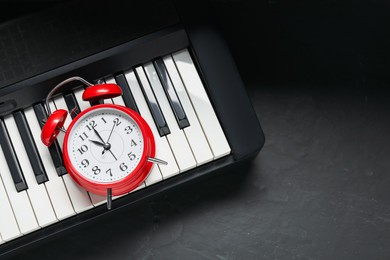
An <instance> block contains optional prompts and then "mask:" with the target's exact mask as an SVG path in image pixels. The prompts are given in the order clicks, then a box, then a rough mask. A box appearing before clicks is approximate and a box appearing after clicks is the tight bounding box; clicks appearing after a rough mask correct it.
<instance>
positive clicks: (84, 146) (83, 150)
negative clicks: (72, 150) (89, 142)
mask: <svg viewBox="0 0 390 260" xmlns="http://www.w3.org/2000/svg"><path fill="white" fill-rule="evenodd" d="M77 151H79V153H80V154H81V155H83V153H85V152H86V151H88V146H86V145H85V144H83V145H82V146H81V147H80V148H79V149H77Z"/></svg>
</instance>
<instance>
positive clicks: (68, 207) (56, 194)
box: [24, 108, 76, 220]
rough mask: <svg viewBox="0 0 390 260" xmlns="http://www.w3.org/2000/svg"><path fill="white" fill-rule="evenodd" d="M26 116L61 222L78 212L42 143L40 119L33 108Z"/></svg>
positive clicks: (28, 110)
mask: <svg viewBox="0 0 390 260" xmlns="http://www.w3.org/2000/svg"><path fill="white" fill-rule="evenodd" d="M24 114H25V115H26V119H27V123H28V125H29V127H30V130H31V134H32V136H33V139H34V142H35V145H36V147H37V150H38V154H39V156H40V158H41V160H42V164H43V167H45V170H46V173H47V176H48V178H49V181H47V182H45V183H44V185H45V186H46V190H47V193H48V194H49V198H50V200H51V203H52V205H53V208H54V212H55V214H56V216H57V218H58V219H59V220H62V219H65V218H67V217H70V216H72V215H74V214H76V212H75V211H74V209H73V206H72V202H71V201H70V198H69V195H68V191H67V190H66V187H65V184H64V181H63V180H62V178H61V177H59V176H58V175H57V173H56V169H55V166H54V164H53V161H52V160H51V156H50V152H49V149H48V148H47V147H46V146H45V145H44V144H43V143H42V141H41V131H42V130H41V127H40V122H38V119H37V118H36V117H35V113H34V109H33V108H27V109H26V110H24Z"/></svg>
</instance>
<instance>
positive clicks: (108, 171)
mask: <svg viewBox="0 0 390 260" xmlns="http://www.w3.org/2000/svg"><path fill="white" fill-rule="evenodd" d="M106 173H107V174H110V176H111V177H112V172H111V168H110V169H108V170H107V171H106Z"/></svg>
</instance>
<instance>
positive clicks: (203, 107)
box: [172, 49, 230, 159]
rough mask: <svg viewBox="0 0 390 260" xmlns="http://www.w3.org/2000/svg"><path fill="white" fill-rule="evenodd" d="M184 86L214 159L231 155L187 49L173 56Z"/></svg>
mask: <svg viewBox="0 0 390 260" xmlns="http://www.w3.org/2000/svg"><path fill="white" fill-rule="evenodd" d="M172 57H173V60H174V61H175V64H176V67H177V69H178V71H179V73H180V76H181V78H182V80H183V83H184V86H185V88H186V90H187V93H188V95H189V97H190V99H191V102H192V105H193V106H194V109H195V112H196V114H197V115H198V118H199V121H200V123H201V125H202V128H203V130H204V133H205V135H206V137H207V140H208V142H209V144H210V147H211V149H212V151H213V154H214V157H215V158H216V159H217V158H220V157H222V156H225V155H228V154H230V147H229V144H228V142H227V140H226V137H225V134H224V132H223V130H222V128H221V125H220V124H219V121H218V118H217V116H216V114H215V112H214V109H213V106H212V105H211V103H210V100H209V98H208V96H207V93H206V90H205V88H204V86H203V84H202V81H201V79H200V78H199V75H198V72H197V71H196V68H195V65H194V63H193V61H192V59H191V56H190V54H189V52H188V50H187V49H184V50H181V51H178V52H176V53H174V54H173V55H172Z"/></svg>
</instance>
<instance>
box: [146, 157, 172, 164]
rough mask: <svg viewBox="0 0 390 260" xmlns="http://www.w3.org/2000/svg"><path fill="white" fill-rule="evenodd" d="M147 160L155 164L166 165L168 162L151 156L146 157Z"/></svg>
mask: <svg viewBox="0 0 390 260" xmlns="http://www.w3.org/2000/svg"><path fill="white" fill-rule="evenodd" d="M148 161H149V162H151V163H157V164H163V165H167V164H168V162H166V161H164V160H161V159H158V158H153V157H148Z"/></svg>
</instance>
